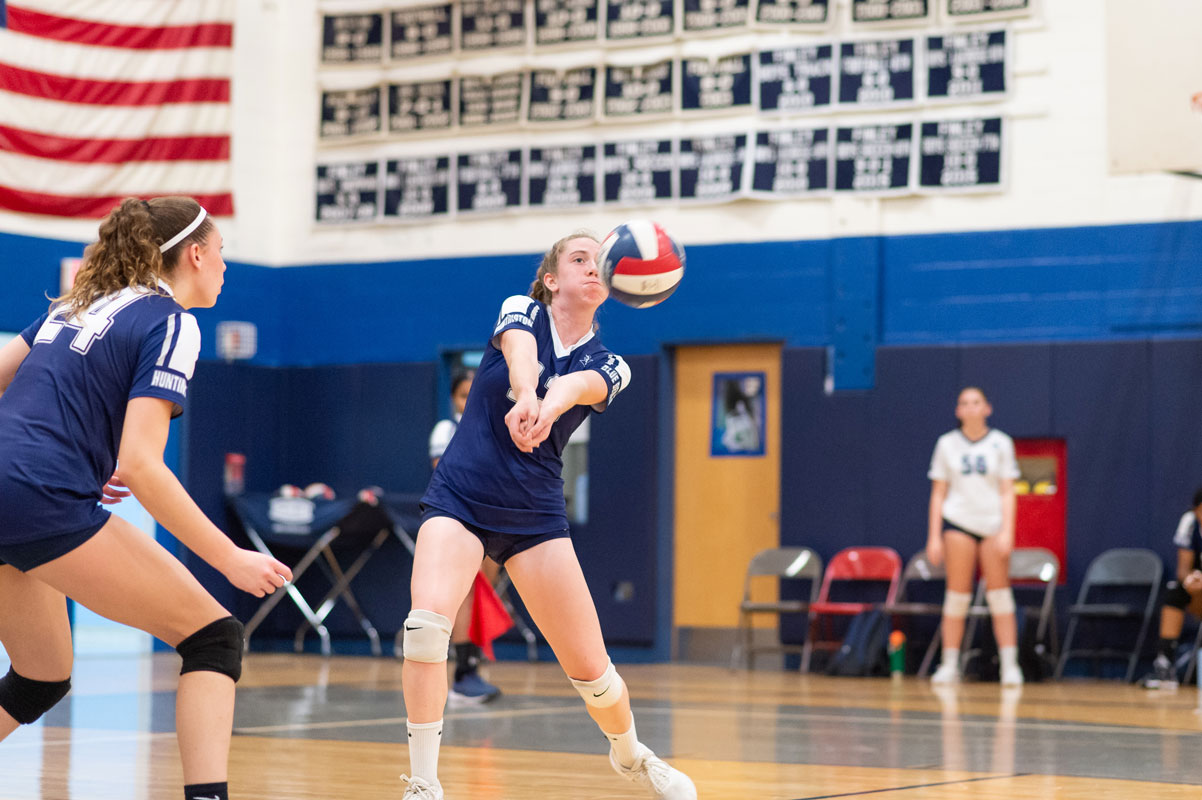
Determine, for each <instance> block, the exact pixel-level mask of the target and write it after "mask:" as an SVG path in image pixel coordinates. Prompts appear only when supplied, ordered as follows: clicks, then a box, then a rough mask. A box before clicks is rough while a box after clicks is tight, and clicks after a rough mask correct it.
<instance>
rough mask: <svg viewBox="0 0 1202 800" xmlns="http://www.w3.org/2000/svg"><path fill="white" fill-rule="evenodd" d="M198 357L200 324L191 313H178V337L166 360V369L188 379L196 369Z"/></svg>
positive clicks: (190, 378)
mask: <svg viewBox="0 0 1202 800" xmlns="http://www.w3.org/2000/svg"><path fill="white" fill-rule="evenodd" d="M199 357H200V326H199V325H197V324H196V317H194V316H192V315H191V314H180V315H179V337H178V338H177V339H176V342H175V350H174V352H172V354H171V358H170V360H169V361H168V362H167V369H171V370H174V371H176V372H178V373H180V374H181V375H183V376H184V377H185V378H187V379H188V380H192V373H193V372H195V371H196V359H197V358H199Z"/></svg>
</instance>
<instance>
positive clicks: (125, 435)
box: [118, 397, 292, 597]
mask: <svg viewBox="0 0 1202 800" xmlns="http://www.w3.org/2000/svg"><path fill="white" fill-rule="evenodd" d="M171 409H172V404H171V401H169V400H162V399H160V398H157V397H135V398H134V399H133V400H130V401H129V406H128V408H127V410H126V414H125V424H124V427H123V429H122V433H121V449H120V452H119V456H118V458H119V461H120V464H121V479H122V480H123V481H124V482H125V485H126V486H128V487H129V489H130V490H131V491H132V492H133V493H134V495H135V496H136V497H137V498H138V500H139V502H141V503H142V505H143V506H144V507H145V508H146V510H147V511H149V512H150V514H151V516H153V517H154V518H155V519H156V520H157V521H158V522H159V524H161V525H162V526H163V527H164V528H166V529H167V530H169V531H171V533H172V534H174V535H175V537H176V538H177V539H179V540H180V541H181V542H183V543H184V545H185V546H187V547H188V549H190V550H191V551H192V552H194V553H196V554H197V555H198V556H200V557H201V558H203V559H204V560H205V561H206V562H208V563H209V564H211V565H213V567H214V568H216V569H218V570H219V571H220V572H221V573H222V574H223V575H225V576H226V577H227V578H228V579H229V581H230V583H232V584H234V585H235V586H237V587H238V588H239V589H242V590H243V591H246V592H249V593H251V594H253V595H255V596H256V597H262V596H263V595H265V594H270V593H271V592H273V591H275V590H276V589H277V588H278V587H280V586H283V585H284V582H285V581H286V580H290V579H291V578H292V572H291V570H290V569H289V568H288V567H287V566H286V565H285V564H283V563H281V562H279V561H277V560H276V559H274V558H271V557H270V556H266V555H263V554H262V553H255V552H251V551H249V550H243V549H242V548H240V547H238V546H237V545H235V544H234V543H233V542H231V541H230V539H229V537H227V536H226V535H225V534H224V533H222V532H221V531H220V530H219V529H218V528H217V526H216V525H214V524H213V523H212V522H211V521H210V520H209V518H208V517H206V516H205V515H204V512H203V511H201V510H200V508H199V506H197V505H196V503H195V501H193V500H192V498H191V497H190V496H189V495H188V492H187V491H186V490H185V489H184V487H183V486H182V485H181V484H180V482H179V479H178V478H176V477H175V474H174V473H173V472H172V471H171V470H170V469H168V467H167V465H166V464H165V463H163V450H164V448H165V447H166V446H167V433H168V428H169V425H170V422H171Z"/></svg>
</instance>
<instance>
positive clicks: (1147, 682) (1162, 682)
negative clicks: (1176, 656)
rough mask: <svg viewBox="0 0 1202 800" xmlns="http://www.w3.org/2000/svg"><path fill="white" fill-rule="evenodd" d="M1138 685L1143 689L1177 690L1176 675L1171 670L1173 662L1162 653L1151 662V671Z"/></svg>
mask: <svg viewBox="0 0 1202 800" xmlns="http://www.w3.org/2000/svg"><path fill="white" fill-rule="evenodd" d="M1139 685H1140V686H1142V687H1144V688H1145V689H1164V690H1165V691H1169V692H1175V691H1176V690H1177V673H1176V671H1174V670H1173V662H1171V661H1169V659H1168V658H1167V657H1166V656H1165V655H1164V654H1163V653H1162V654H1161V655H1158V656H1156V660H1155V661H1153V662H1152V671H1151V672H1150V673H1149V674H1147V675H1145V676H1144V679H1143V680H1141V681H1140V682H1139Z"/></svg>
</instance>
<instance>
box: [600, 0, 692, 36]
mask: <svg viewBox="0 0 1202 800" xmlns="http://www.w3.org/2000/svg"><path fill="white" fill-rule="evenodd" d="M606 5H607V6H608V12H607V14H606V24H605V38H606V39H645V38H650V37H656V36H671V35H672V32H673V30H674V29H675V27H676V26H675V17H674V8H675V3H674V0H647V2H645V3H631V2H628V0H606Z"/></svg>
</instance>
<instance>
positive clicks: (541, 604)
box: [403, 233, 697, 800]
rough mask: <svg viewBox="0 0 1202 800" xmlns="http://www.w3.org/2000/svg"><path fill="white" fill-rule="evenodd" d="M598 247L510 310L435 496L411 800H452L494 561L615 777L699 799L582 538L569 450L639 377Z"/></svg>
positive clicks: (417, 648)
mask: <svg viewBox="0 0 1202 800" xmlns="http://www.w3.org/2000/svg"><path fill="white" fill-rule="evenodd" d="M598 249H599V244H598V242H597V240H596V239H595V238H593V237H592V236H591V235H588V234H585V233H577V234H573V235H571V236H567V237H565V238H563V239H561V240H559V241H558V242H556V243H555V245H554V246H552V248H551V250H550V251H548V253H547V254H546V255H545V256H544V258H543V262H542V265H541V266H540V267H539V269H538V273H537V276H536V278H535V281H534V284H533V285H532V286H531V287H530V295H529V296H520V295H519V296H514V297H510V298H508V299H507V300H505V301H504V303H503V304H502V305H501V313H500V316H499V318H498V319H497V322H496V325H495V326H494V328H493V331H492V338H491V339H490V340H489V343H488V346H487V348H486V351H485V355H484V358H483V360H482V361H481V363H480V369H479V370H478V372H477V373H476V380H475V382H474V384H473V386H472V392H471V394H470V395H469V396H468V402H467V408H466V410H465V411H464V413H463V419H462V420H461V422H460V425H459V430H458V431H457V432H456V434H455V438H454V439H452V440H451V443H450V445H449V446H448V447H447V450H446V453H445V454H444V455H443V458H442V460H441V461H440V462H439V464H438V469H436V470H435V472H434V477H433V479H432V480H431V481H430V487H429V489H428V490H427V491H426V494H425V496H424V497H423V498H422V503H423V515H422V525H421V528H420V529H419V531H418V537H417V552H416V553H415V554H414V563H413V582H412V597H413V607H412V610H411V611H410V612H409V616H408V618H407V619H406V620H405V623H404V625H405V640H404V652H405V665H404V673H403V682H404V690H405V709H406V712H407V713H408V722H407V728H408V737H409V760H410V764H411V767H412V769H411V771H412V773H413V777H412V778H406V780H408V786H407V787H406V789H405V794H404V798H406V800H442V798H443V790H442V786H441V784H440V783H439V780H438V750H439V743H440V741H441V737H442V725H443V710H444V707H445V705H446V701H447V685H446V677H447V676H446V669H445V661H446V658H447V643H448V641H449V638H450V632H451V620H450V616H451V615H453V614H454V613H455V611H456V609H458V608H459V605H460V603H461V602H462V601H463V598H464V597H465V596H466V595H467V592H468V588H469V587H470V586H471V584H472V581H473V580H474V578H475V575H476V571H477V569H478V568H479V565H480V560H481V558H482V557H483V556H484V555H485V554H487V555H488V556H489V557H491V558H492V559H493V560H495V561H496V562H497V563H499V564H501V565H502V566H504V567H505V568H506V569H508V570H509V575H510V577H511V578H512V579H513V583H514V586H515V587H516V588H517V590H518V592H520V593H521V596H522V600H523V601H524V602H525V604H526V609H527V610H528V611H529V612H530V615H531V616H532V617H533V619H534V621H535V623H536V624H537V625H538V627H539V629H540V630H541V631H542V633H543V635H544V636H546V638H547V641H548V643H549V644H550V645H551V648H552V649H553V650H554V651H555V655H556V658H558V659H559V663H560V665H561V666H562V667H563V669H564V671H565V672H566V673H567V676H568V678H569V679H570V680H571V682H572V685H573V686H574V687H575V689H576V691H577V692H579V693H580V696H581V698H582V699H583V700H584V703H585V706H586V708H587V710H588V712H589V715H590V716H592V718H593V720H594V721H595V722H596V723H597V725H598V727H600V729H601V731H602V733H604V735H605V737H606V739H607V740H608V741H609V743H610V763H611V764H612V765H613V767H614V769H615V770H617V772H618V773H619V774H620V775H622V776H624V777H626V778H627V779H629V780H631V781H634V782H636V783H638V784H640V785H642V786H643V787H645V788H646V789H647V790H648V791H649V792H650V793H651V795H652V796H654V797H657V798H668V799H669V800H695V798H696V797H697V791H696V789H695V788H694V786H693V783H692V781H690V780H689V778H688V777H687V776H685V775H684V774H683V773H681V772H680V771H678V770H676V769H674V768H672V767H670V766H668V765H667V764H666V763H664V762H663V761H662V760H660V759H659V758H658V757H656V755H655V754H654V753H653V752H652V751H651V749H650V748H648V747H647V746H646V745H644V744H642V743H641V742H639V740H638V736H637V734H636V732H635V726H634V717H633V715H632V714H631V711H630V694H629V692H628V691H627V689H626V684H625V683H624V682H623V680H622V678H621V677H619V675H618V673H617V670H615V669H614V665H613V662H611V661H610V658H609V655H608V653H607V651H606V647H605V641H604V639H603V637H602V634H601V624H600V621H599V620H598V618H597V609H596V607H595V606H594V604H593V599H592V596H591V595H590V593H589V588H588V585H587V584H586V583H585V580H584V573H583V572H582V571H581V569H580V563H579V561H578V560H577V557H576V551H575V550H574V549H573V547H572V541H571V539H570V538H569V536H570V532H569V530H568V519H567V513H566V504H565V501H564V494H563V481H562V478H561V473H562V470H563V459H562V453H563V448H564V446H565V444H566V443H567V441H568V438H569V437H570V436H571V434H572V431H574V430H575V429H576V428H577V427H578V426H579V425H580V424H581V423H582V422H583V421H584V419H585V417H587V416H588V415H589V414H591V413H593V412H601V411H604V410H605V409H606V408H607V407H608V406H609V404H610V402H612V401H613V400H614V399H615V398H616V397H617V395H618V393H619V392H621V391H622V389H624V388H625V387H626V385H627V384H628V383H629V381H630V369H629V367H628V366H627V365H626V362H625V361H623V360H622V358H621V357H620V356H618V355H616V354H614V353H611V352H610V351H609V350H607V349H606V348H605V346H604V345H603V344H601V342H600V340H599V339H598V338H597V335H596V319H595V318H596V313H597V308H598V307H599V306H600V305H601V304H602V303H603V302H604V301H605V298H606V297H607V296H608V294H609V291H608V287H607V286H606V284H605V282H604V281H603V280H602V278H601V275H600V273H599V271H598V268H597V252H598ZM575 777H576V780H577V781H578V780H579V779H580V777H581V776H575ZM565 780H568V778H565ZM550 794H555V792H554V791H553V790H552V791H550Z"/></svg>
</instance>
